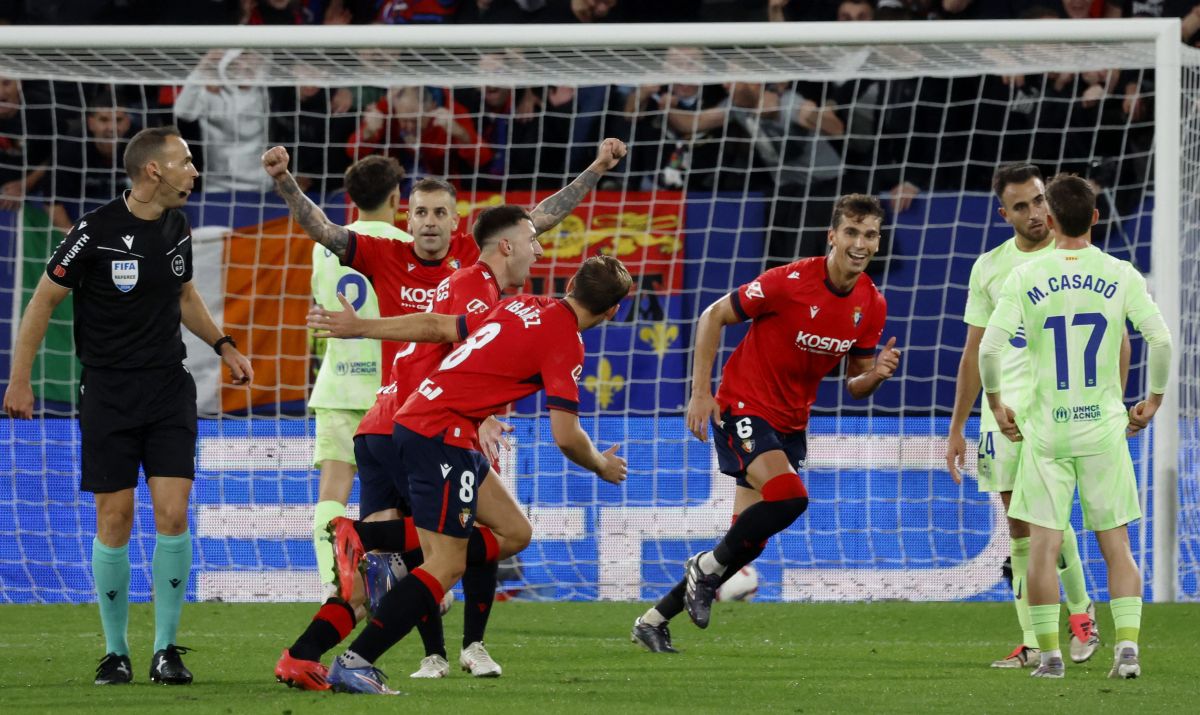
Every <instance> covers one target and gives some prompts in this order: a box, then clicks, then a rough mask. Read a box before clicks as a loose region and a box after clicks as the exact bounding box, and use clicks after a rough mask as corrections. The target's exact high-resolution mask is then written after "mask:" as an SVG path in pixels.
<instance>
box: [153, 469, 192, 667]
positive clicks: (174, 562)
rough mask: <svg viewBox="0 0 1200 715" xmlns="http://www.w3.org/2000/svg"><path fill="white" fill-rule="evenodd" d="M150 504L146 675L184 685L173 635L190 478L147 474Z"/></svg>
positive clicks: (183, 572) (188, 560) (182, 589)
mask: <svg viewBox="0 0 1200 715" xmlns="http://www.w3.org/2000/svg"><path fill="white" fill-rule="evenodd" d="M146 483H147V484H148V485H149V486H150V499H151V501H152V502H153V503H154V526H155V530H156V531H157V532H158V535H157V538H156V540H155V545H154V561H153V567H152V572H153V575H154V658H153V660H152V661H151V665H150V679H151V680H153V681H154V682H158V683H168V684H172V685H186V684H187V683H190V682H192V674H191V673H190V672H189V671H188V669H187V668H186V667H184V665H183V659H182V658H181V657H180V654H181V653H186V652H187V649H186V648H181V647H180V646H179V645H178V644H177V643H176V642H175V638H176V635H177V632H178V630H179V617H180V615H181V614H182V612H183V601H184V598H185V597H186V596H187V587H188V579H189V577H190V576H191V573H192V535H191V533H190V532H189V531H188V517H187V512H188V498H189V497H190V496H191V493H192V480H191V479H185V478H182V477H158V476H156V477H149V478H147V479H146Z"/></svg>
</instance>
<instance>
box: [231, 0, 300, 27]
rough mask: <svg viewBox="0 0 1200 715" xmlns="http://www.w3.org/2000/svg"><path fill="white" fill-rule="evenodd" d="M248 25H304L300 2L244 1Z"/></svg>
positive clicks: (276, 0) (273, 0) (277, 0)
mask: <svg viewBox="0 0 1200 715" xmlns="http://www.w3.org/2000/svg"><path fill="white" fill-rule="evenodd" d="M242 7H243V9H244V11H245V15H246V19H245V24H247V25H303V24H304V10H303V6H302V4H301V2H300V0H244V2H243V6H242Z"/></svg>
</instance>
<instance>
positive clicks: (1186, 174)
mask: <svg viewBox="0 0 1200 715" xmlns="http://www.w3.org/2000/svg"><path fill="white" fill-rule="evenodd" d="M1179 36H1180V23H1179V21H1178V20H1174V19H1172V20H1148V19H1145V20H1144V19H1138V20H1120V21H1110V20H1061V21H1057V20H1054V21H1045V20H1039V21H985V22H975V21H963V22H912V23H889V22H871V23H821V24H810V23H742V24H720V25H717V24H670V25H605V24H600V25H570V26H561V25H520V26H517V25H511V26H510V25H477V26H471V25H447V26H381V25H370V26H336V27H334V26H331V27H322V26H304V27H257V26H255V27H251V26H234V27H229V26H218V27H158V26H155V27H102V28H100V27H51V26H25V27H13V26H9V27H0V76H5V77H11V78H17V79H30V80H47V79H49V80H59V81H65V82H84V83H90V82H97V83H99V82H105V83H133V84H142V85H162V84H174V85H184V84H187V83H204V82H206V81H215V79H216V78H214V77H209V76H197V75H195V74H194V70H195V68H196V66H197V63H198V62H199V60H200V58H201V57H202V56H203V55H204V54H205V53H206V52H207V51H208V50H211V49H254V50H257V51H259V53H260V54H261V55H262V56H263V57H264V58H265V62H264V63H263V67H262V72H261V73H260V74H259V75H257V76H255V77H249V78H246V79H245V80H244V83H245V84H249V85H259V86H264V87H267V86H279V85H298V84H301V83H304V84H316V85H321V86H327V87H339V86H345V85H347V84H353V85H358V86H380V87H387V86H428V85H433V86H438V87H451V88H454V87H482V86H485V85H493V86H512V87H517V86H544V85H572V86H586V85H596V84H606V85H617V84H620V85H643V84H649V83H658V82H663V83H669V82H691V83H695V84H709V83H720V82H725V81H729V82H733V81H743V82H772V81H779V82H791V81H794V80H796V79H797V78H803V79H805V80H811V81H833V80H845V79H847V78H850V77H872V78H881V79H890V78H906V77H913V76H922V77H939V78H954V77H967V76H976V75H1002V76H1003V75H1025V74H1035V73H1047V72H1077V73H1078V72H1087V71H1093V72H1095V71H1105V70H1108V69H1110V68H1114V67H1117V68H1121V69H1127V70H1141V71H1152V72H1153V74H1154V102H1153V109H1154V115H1153V117H1154V125H1155V131H1154V139H1153V142H1154V144H1153V156H1154V159H1155V160H1154V161H1153V162H1152V166H1153V186H1154V187H1155V190H1154V191H1153V213H1152V226H1153V230H1152V240H1151V246H1150V259H1151V262H1152V271H1151V273H1152V278H1151V281H1150V285H1151V289H1152V291H1153V294H1154V297H1155V299H1156V301H1157V302H1158V305H1159V307H1160V309H1161V310H1162V313H1163V317H1164V319H1165V321H1166V324H1167V326H1168V328H1169V329H1170V332H1171V335H1172V336H1173V337H1174V338H1175V345H1176V350H1175V361H1176V362H1175V368H1174V374H1176V376H1177V381H1176V382H1174V383H1173V384H1172V387H1171V389H1170V390H1169V391H1168V393H1167V395H1166V396H1165V399H1164V403H1163V406H1162V407H1161V409H1160V410H1159V413H1158V416H1157V417H1156V419H1155V421H1154V423H1153V426H1152V429H1151V430H1150V437H1149V438H1148V439H1149V440H1151V441H1152V458H1151V459H1150V460H1149V463H1150V464H1152V467H1153V476H1152V480H1151V483H1152V489H1150V492H1152V495H1153V496H1152V514H1153V519H1152V524H1153V543H1154V548H1153V550H1152V553H1153V561H1152V564H1153V565H1152V569H1151V570H1152V588H1153V595H1154V599H1155V600H1158V601H1171V600H1176V599H1177V598H1180V597H1183V595H1182V594H1179V593H1177V589H1179V587H1180V583H1181V578H1182V577H1181V563H1180V538H1181V536H1180V534H1179V533H1178V532H1179V525H1180V519H1181V513H1180V498H1181V497H1180V488H1179V484H1180V480H1181V479H1186V480H1190V481H1189V482H1188V483H1189V484H1195V482H1196V480H1197V475H1196V474H1195V470H1196V468H1197V467H1196V464H1197V463H1196V462H1195V461H1194V460H1193V458H1192V457H1193V451H1194V450H1196V449H1200V448H1198V447H1196V446H1195V444H1194V441H1195V440H1196V439H1198V438H1200V435H1198V430H1197V427H1196V425H1195V420H1196V418H1197V410H1198V409H1200V388H1198V387H1197V383H1198V382H1200V374H1197V372H1198V370H1200V355H1198V352H1197V344H1198V343H1200V335H1197V333H1198V332H1200V330H1198V329H1197V324H1198V323H1200V316H1197V315H1196V312H1197V311H1198V310H1200V303H1198V302H1197V296H1198V295H1200V291H1198V289H1195V288H1193V287H1192V286H1191V285H1189V282H1190V281H1192V280H1195V279H1196V278H1197V277H1200V272H1198V271H1197V269H1196V268H1195V265H1196V264H1197V262H1198V261H1200V206H1198V204H1200V193H1198V192H1200V120H1197V118H1196V117H1197V115H1200V106H1198V105H1197V103H1200V77H1198V76H1197V75H1198V73H1200V51H1197V50H1195V49H1191V48H1185V47H1183V46H1182V45H1181V43H1180V41H1179ZM671 47H689V48H701V50H702V51H701V52H700V54H699V59H698V61H697V63H696V64H693V65H689V66H688V67H686V68H679V67H674V68H672V67H671V66H670V64H669V63H666V62H665V61H664V60H665V55H666V51H667V49H668V48H671ZM507 50H512V51H511V52H501V53H500V54H501V55H502V67H501V69H500V70H497V69H495V67H494V66H493V67H492V68H488V67H487V66H485V65H483V64H481V63H480V61H479V60H480V59H481V55H483V54H485V53H497V52H498V51H507ZM915 131H920V127H917V128H915ZM712 240H715V239H712ZM10 258H11V257H10ZM10 258H6V257H3V256H0V260H9V259H10ZM11 259H12V260H17V259H16V258H11ZM1185 276H1186V280H1185ZM954 280H955V281H956V282H958V283H962V284H965V277H957V276H956V277H955V278H954ZM731 287H732V286H731ZM883 288H884V293H885V294H886V293H887V287H886V282H885V284H884V285H883ZM18 292H19V291H18ZM697 295H699V293H698V292H697ZM17 302H19V301H18V300H14V304H15V303H17ZM948 309H950V308H948ZM953 309H954V310H958V309H959V308H957V307H955V308H953ZM15 310H16V307H15V305H14V311H15ZM689 319H690V316H689ZM9 327H13V326H9ZM945 347H946V348H947V349H948V350H958V349H959V348H960V347H961V346H960V345H947V346H945ZM687 348H688V346H682V347H681V348H678V349H680V350H682V351H683V352H684V353H685V354H686V351H687ZM631 350H632V348H631ZM947 359H948V358H947ZM604 379H607V378H602V377H601V378H597V382H596V383H594V384H595V385H597V386H600V385H601V384H602V383H603V380H604ZM932 379H933V380H934V381H935V382H936V381H937V380H938V379H944V376H943V377H942V378H939V377H938V376H937V375H935V377H934V378H932ZM655 389H656V388H655ZM1181 398H1182V399H1181ZM900 404H901V408H900V409H901V410H903V409H904V407H905V403H904V401H903V397H902V398H901V403H900ZM913 407H920V408H921V409H925V408H930V409H932V407H933V406H931V405H926V404H921V405H913ZM596 415H597V416H596V419H597V421H599V420H600V419H601V418H600V417H599V410H598V409H597V413H596ZM838 425H839V428H840V422H839V423H838ZM1181 429H1182V431H1183V432H1184V435H1183V437H1182V439H1183V444H1182V445H1181ZM930 430H931V431H932V430H933V428H932V427H931V428H930ZM534 432H535V433H536V430H534ZM928 436H930V437H936V436H937V435H934V434H930V435H928ZM10 439H11V438H10ZM8 448H9V447H5V446H3V445H0V450H3V449H8ZM11 448H12V450H13V452H15V451H16V448H15V447H11ZM934 451H936V450H934ZM922 459H924V460H925V461H924V462H922V464H925V462H930V460H929V459H926V458H924V457H923V458H922ZM3 461H5V460H0V462H3ZM894 461H895V462H896V463H897V464H899V465H901V466H899V467H897V469H898V470H901V469H903V468H904V467H903V465H904V464H905V461H904V459H902V458H900V457H897V458H895V460H894ZM932 462H936V460H932ZM925 468H926V469H928V470H933V469H935V467H933V466H929V465H926V467H925ZM898 474H899V471H898ZM566 479H567V477H566V475H565V472H564V477H563V480H564V483H565V482H566ZM1147 488H1148V487H1147V486H1146V485H1143V487H1142V490H1143V491H1142V493H1143V497H1144V498H1145V497H1146V495H1147V493H1148V492H1147ZM1186 491H1187V489H1186V488H1185V496H1186ZM932 492H933V490H932V489H931V493H932ZM4 496H5V495H4V492H3V490H2V489H0V502H3V501H4ZM1193 496H1200V495H1193ZM868 501H869V498H868ZM931 501H935V499H934V498H933V497H931ZM713 503H714V502H713V501H711V500H709V501H703V502H701V503H699V504H697V505H695V508H696V509H697V512H696V513H698V514H703V516H704V518H706V519H711V518H713V517H712V514H710V512H711V511H713V510H712V509H710V507H712V506H713ZM719 506H720V508H721V509H725V506H726V505H725V504H723V503H722V504H720V505H719ZM1145 506H1150V505H1149V504H1147V505H1145ZM1190 509H1192V510H1193V511H1192V512H1189V513H1188V514H1187V515H1186V516H1185V517H1183V518H1186V519H1188V520H1190V521H1191V522H1195V523H1193V524H1192V526H1191V527H1190V528H1191V531H1195V532H1198V533H1191V536H1190V539H1192V540H1193V541H1191V542H1189V543H1191V544H1192V545H1191V546H1190V547H1189V548H1191V549H1195V550H1196V553H1191V554H1190V556H1189V558H1188V559H1187V560H1188V561H1189V563H1190V564H1191V565H1190V566H1189V567H1187V568H1189V569H1191V571H1190V573H1191V575H1190V578H1191V579H1192V583H1193V586H1192V593H1191V596H1190V597H1191V598H1195V597H1196V592H1195V586H1194V581H1195V579H1196V573H1197V569H1198V568H1200V567H1198V566H1197V564H1196V563H1195V560H1196V559H1200V545H1198V544H1200V542H1197V541H1195V540H1197V539H1200V517H1198V516H1197V513H1198V512H1200V505H1198V504H1191V505H1190ZM549 511H551V510H548V512H549ZM581 513H582V512H581ZM581 513H572V515H571V516H570V519H576V520H577V519H581V518H583V517H582V516H581ZM624 514H625V511H622V516H620V517H612V516H611V515H610V517H609V520H610V521H613V522H614V523H615V522H617V521H620V520H621V519H624V518H625V516H624ZM676 516H679V515H674V516H672V517H671V519H672V520H673V519H675V518H676ZM687 516H688V515H687V513H686V512H684V514H683V516H682V517H680V519H679V520H680V521H686V518H687ZM1147 516H1150V515H1149V514H1147ZM284 518H286V517H281V521H282V520H283V519H284ZM588 518H589V519H591V518H593V517H591V516H589V517H588ZM638 518H640V517H638ZM594 521H595V522H596V523H597V524H599V523H600V522H603V521H604V517H603V516H600V515H596V516H595V517H594ZM665 521H668V520H665ZM536 523H537V521H536V520H535V524H536ZM571 523H572V524H574V523H575V522H571ZM716 525H717V524H716V523H714V524H709V525H708V526H716ZM996 526H997V528H1000V527H999V525H996ZM592 528H596V527H595V525H591V526H589V525H588V524H584V525H583V526H578V528H575V527H572V529H573V530H572V531H571V533H572V534H574V535H575V536H572V537H571V538H576V537H577V536H578V535H579V534H583V533H585V532H587V533H590V529H592ZM620 528H621V529H622V530H623V531H627V532H628V533H627V534H625V536H627V537H628V534H629V533H634V532H637V533H639V534H640V533H641V532H639V531H638V530H639V529H641V530H642V531H645V530H646V528H647V527H646V525H645V524H644V523H641V522H639V524H632V525H625V526H621V527H620ZM680 528H683V527H680ZM703 533H704V534H705V535H704V536H703V538H709V537H710V535H708V532H707V531H703ZM1189 533H1190V532H1189ZM643 536H645V535H638V536H636V538H634V537H629V538H623V539H618V540H616V541H614V542H610V543H608V545H607V546H605V545H603V544H601V545H600V546H598V547H597V548H596V552H597V554H598V558H599V559H600V560H602V561H603V560H604V559H607V558H609V557H610V555H612V554H617V555H620V554H624V555H625V556H627V557H628V556H629V550H630V549H634V550H637V549H641V548H643V546H644V544H645V543H646V542H645V541H644V540H643ZM563 538H564V540H568V539H567V537H563ZM646 538H649V537H646ZM1142 538H1143V539H1145V538H1146V535H1145V534H1143V535H1142ZM1135 551H1136V549H1135ZM635 556H636V554H635ZM663 560H664V561H670V559H666V558H664V559H663ZM2 562H3V558H0V565H2ZM597 568H598V570H599V572H600V573H601V578H602V582H601V583H600V584H599V586H598V587H597V588H598V592H599V593H600V597H621V598H623V597H634V598H638V597H642V595H641V594H643V593H644V591H641V590H638V584H639V583H640V581H641V580H640V579H635V580H634V582H633V583H632V584H616V585H614V584H613V583H604V582H603V578H604V575H605V574H610V573H612V572H613V571H614V570H615V569H614V568H613V567H612V566H611V565H605V564H601V565H599V566H598V567H597ZM785 572H786V569H785ZM820 573H825V572H824V571H821V572H820ZM830 573H832V572H830ZM839 573H840V572H839ZM611 578H620V577H619V576H612V577H611ZM783 578H784V579H785V581H786V579H787V578H788V576H787V574H786V573H785V574H784V577H783ZM792 578H793V581H792V583H798V582H800V581H803V578H804V577H796V576H794V575H793V577H792ZM829 578H831V579H834V580H836V579H838V578H841V577H840V576H837V575H831V576H829ZM850 580H851V581H854V583H855V584H856V586H855V587H856V588H857V587H860V586H861V587H862V588H864V589H867V590H866V591H864V592H863V593H865V594H866V595H865V596H863V597H866V598H871V597H885V596H890V597H895V596H894V595H892V594H893V593H894V592H893V591H886V590H884V591H870V590H869V585H867V586H864V585H862V584H859V583H858V582H857V581H856V580H854V579H850ZM884 580H887V579H884ZM782 588H783V592H784V593H788V591H787V586H786V585H785V586H783V587H782ZM896 588H897V590H898V591H902V590H903V589H902V588H900V587H896ZM584 592H585V593H589V594H591V593H592V592H591V591H588V590H587V589H586V588H585V589H584ZM271 593H272V594H275V595H278V592H277V591H271ZM793 593H798V594H800V595H799V596H798V597H801V598H805V597H810V596H809V595H808V594H809V593H810V592H809V591H805V590H803V589H801V590H800V591H795V592H793ZM585 597H587V596H585ZM5 600H6V599H5V597H4V595H3V594H0V602H4V601H5Z"/></svg>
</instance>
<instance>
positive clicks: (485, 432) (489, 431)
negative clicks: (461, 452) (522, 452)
mask: <svg viewBox="0 0 1200 715" xmlns="http://www.w3.org/2000/svg"><path fill="white" fill-rule="evenodd" d="M512 431H513V426H512V425H510V424H509V423H507V422H501V421H500V420H499V419H497V418H496V417H495V415H493V416H491V417H488V418H487V419H486V420H484V421H483V423H482V424H480V425H479V429H478V431H477V432H478V434H479V447H480V449H481V450H482V451H483V456H485V457H487V461H489V462H493V463H495V462H499V461H500V450H502V449H503V450H510V449H512V443H510V442H509V441H508V437H505V436H504V435H505V434H507V433H509V432H512Z"/></svg>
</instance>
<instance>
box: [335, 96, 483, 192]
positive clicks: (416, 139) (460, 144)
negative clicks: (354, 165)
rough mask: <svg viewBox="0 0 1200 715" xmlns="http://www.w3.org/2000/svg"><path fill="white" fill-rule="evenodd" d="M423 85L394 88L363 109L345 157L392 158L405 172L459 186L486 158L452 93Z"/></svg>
mask: <svg viewBox="0 0 1200 715" xmlns="http://www.w3.org/2000/svg"><path fill="white" fill-rule="evenodd" d="M439 94H441V95H442V96H443V97H444V104H445V106H441V105H439V102H438V100H437V99H436V98H435V93H434V92H433V91H431V90H429V89H426V88H423V87H395V88H392V89H391V90H389V91H388V93H387V95H385V96H384V97H382V98H381V99H380V100H379V101H378V102H376V103H375V104H374V105H373V106H371V107H370V108H368V109H366V110H365V111H364V112H363V119H362V123H361V124H359V127H358V129H357V130H356V131H355V132H354V134H353V135H352V136H351V138H350V141H349V145H348V146H347V149H346V152H347V155H348V156H349V157H350V158H351V159H353V160H357V159H360V158H362V157H364V156H367V155H368V154H375V153H385V154H388V155H391V156H395V157H396V158H397V159H398V160H399V161H400V163H401V165H402V166H404V168H405V170H406V172H407V173H408V175H409V176H413V177H422V176H441V177H445V178H446V179H448V180H450V181H453V182H454V183H455V185H456V186H460V185H461V184H462V178H463V177H471V176H474V175H475V174H476V173H477V172H478V170H479V168H480V167H482V166H487V165H488V164H489V163H490V162H491V161H492V150H491V148H490V147H488V146H486V145H484V144H483V143H482V142H481V140H480V138H479V132H478V131H477V130H476V129H475V126H474V124H473V123H472V121H471V118H470V117H469V116H468V114H467V110H466V109H465V108H464V107H463V106H462V105H461V104H460V103H458V102H457V101H455V100H454V98H453V97H451V96H448V95H446V94H445V93H444V92H439Z"/></svg>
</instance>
